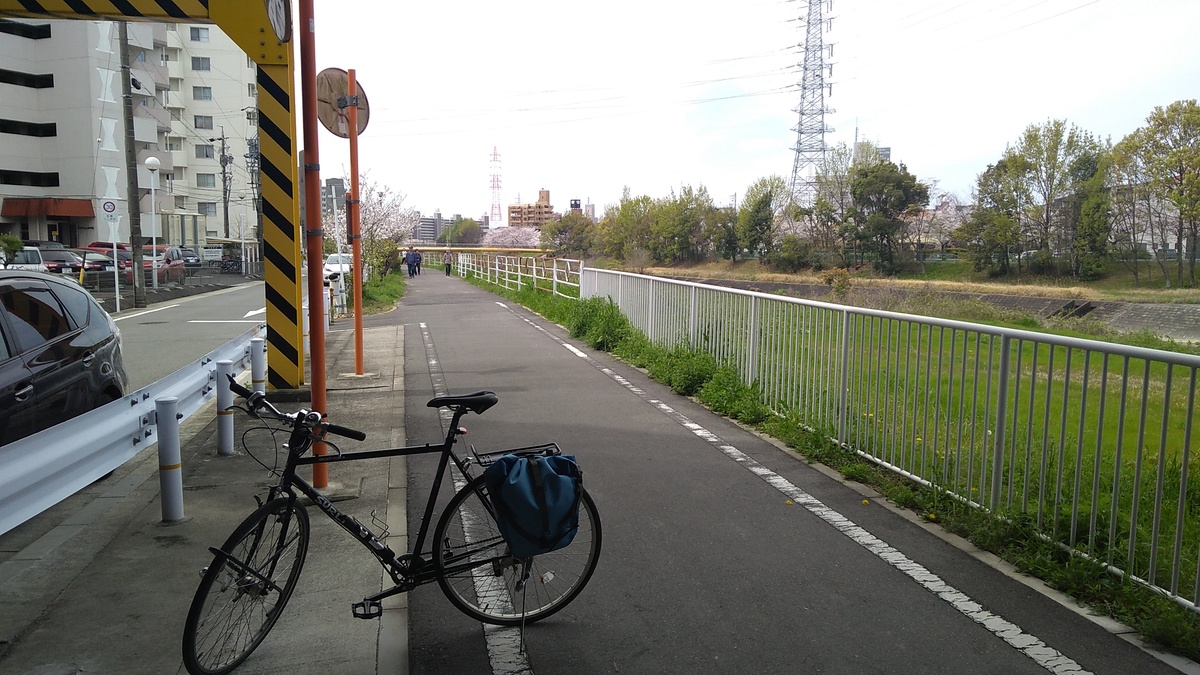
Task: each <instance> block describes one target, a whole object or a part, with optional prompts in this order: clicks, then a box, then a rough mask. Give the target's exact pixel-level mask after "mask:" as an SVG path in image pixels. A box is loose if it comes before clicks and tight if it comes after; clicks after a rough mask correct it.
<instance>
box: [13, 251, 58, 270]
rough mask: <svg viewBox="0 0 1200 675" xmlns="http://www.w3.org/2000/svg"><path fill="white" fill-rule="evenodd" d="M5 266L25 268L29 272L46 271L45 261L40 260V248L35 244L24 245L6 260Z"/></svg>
mask: <svg viewBox="0 0 1200 675" xmlns="http://www.w3.org/2000/svg"><path fill="white" fill-rule="evenodd" d="M6 267H7V268H8V269H10V270H26V271H29V272H46V271H48V270H47V268H46V263H44V262H42V250H41V249H39V248H37V247H36V246H25V247H23V248H22V249H21V250H20V251H17V254H16V255H14V256H13V259H12V260H10V261H8V264H7V265H6Z"/></svg>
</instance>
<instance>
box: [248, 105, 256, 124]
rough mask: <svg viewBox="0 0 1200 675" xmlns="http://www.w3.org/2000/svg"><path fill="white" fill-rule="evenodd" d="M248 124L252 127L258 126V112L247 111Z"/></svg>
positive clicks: (254, 110)
mask: <svg viewBox="0 0 1200 675" xmlns="http://www.w3.org/2000/svg"><path fill="white" fill-rule="evenodd" d="M246 124H249V125H250V126H252V127H256V126H258V110H256V109H254V108H251V109H249V110H247V111H246Z"/></svg>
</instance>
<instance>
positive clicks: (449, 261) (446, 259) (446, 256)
mask: <svg viewBox="0 0 1200 675" xmlns="http://www.w3.org/2000/svg"><path fill="white" fill-rule="evenodd" d="M442 264H443V265H445V266H446V276H450V266H451V265H453V264H454V256H452V255H450V249H446V252H445V253H443V254H442Z"/></svg>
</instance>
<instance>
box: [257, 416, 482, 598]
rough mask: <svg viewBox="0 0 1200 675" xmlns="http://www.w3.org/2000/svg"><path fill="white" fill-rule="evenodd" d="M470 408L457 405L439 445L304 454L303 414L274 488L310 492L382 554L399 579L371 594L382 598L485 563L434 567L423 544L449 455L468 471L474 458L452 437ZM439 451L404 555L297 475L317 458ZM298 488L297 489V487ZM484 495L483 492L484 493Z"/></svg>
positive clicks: (306, 447) (311, 440)
mask: <svg viewBox="0 0 1200 675" xmlns="http://www.w3.org/2000/svg"><path fill="white" fill-rule="evenodd" d="M466 413H467V410H465V409H458V410H455V411H454V416H453V418H451V421H450V426H449V429H448V430H447V432H446V439H445V441H443V442H442V443H441V444H440V445H432V444H429V443H425V444H423V445H410V446H404V447H399V448H389V449H387V450H363V451H358V452H341V451H339V452H337V453H334V454H329V455H309V456H307V457H305V456H303V455H304V454H305V453H306V452H308V450H309V449H310V448H311V447H312V446H313V445H314V443H315V442H316V441H315V439H314V438H312V437H311V436H309V435H308V434H307V433H306V428H305V427H304V425H303V423H302V419H298V420H297V422H296V424H295V426H294V427H293V430H292V437H291V439H290V441H289V443H288V460H287V464H286V465H285V467H284V470H283V474H282V475H281V476H280V480H279V485H277V486H275V487H273V488H272V492H273V493H276V494H277V493H279V492H282V493H286V494H287V495H288V496H289V497H290V498H291V499H293V500H294V499H296V498H297V495H296V490H299V492H300V493H301V494H303V495H304V496H305V497H308V498H309V499H310V500H311V501H312V503H313V504H315V505H316V506H317V508H319V509H320V510H321V511H322V512H323V513H324V514H325V515H327V516H329V517H330V518H331V519H333V521H334V522H336V523H337V524H338V525H341V527H342V529H344V530H346V532H348V533H349V534H350V536H352V537H354V539H355V540H357V541H358V543H360V544H362V545H363V546H364V547H365V548H366V549H367V550H369V551H370V552H371V554H372V555H374V556H375V558H376V559H378V560H379V563H380V564H381V565H383V567H384V569H386V570H387V572H388V575H389V576H391V577H392V580H393V581H394V582H395V583H396V587H395V588H392V589H390V590H388V591H384V592H383V593H380V594H378V595H376V596H372V598H371V599H381V598H384V597H387V596H389V595H394V594H396V593H403V592H406V591H409V590H411V589H413V588H415V587H416V586H420V585H421V584H426V583H429V582H431V581H435V580H436V579H437V578H438V576H439V575H440V574H444V573H447V572H449V573H456V572H461V571H465V570H468V569H471V568H472V567H478V566H479V565H481V564H482V563H479V562H475V563H472V564H466V565H462V566H461V567H453V568H448V569H445V570H443V569H436V568H433V567H431V566H430V565H429V562H430V560H428V559H427V558H426V557H424V556H423V554H422V551H423V549H424V547H425V539H426V537H427V536H428V533H429V528H430V525H431V523H432V520H433V512H434V509H435V507H436V504H437V498H438V493H439V492H440V490H441V486H442V482H443V480H444V479H445V477H446V470H447V467H448V465H449V463H450V460H453V461H454V465H455V466H456V467H457V468H458V470H459V471H461V472H462V474H463V475H464V476H466V477H468V478H469V477H470V474H469V472H468V467H469V465H470V458H467V459H460V458H459V457H458V455H456V454H455V453H454V443H455V442H456V440H457V437H458V436H460V435H462V434H463V433H465V430H461V429H460V428H459V426H458V422H459V420H460V419H461V418H462V417H463V416H464V415H466ZM434 452H440V453H441V458H440V460H439V461H438V468H437V473H436V474H435V476H434V481H433V487H432V488H431V490H430V493H429V498H428V500H427V501H426V503H425V511H424V513H423V514H422V516H421V526H420V528H419V529H418V531H417V539H416V542H415V545H414V546H412V547H411V553H405V554H404V555H402V556H397V555H396V552H395V551H393V550H392V549H391V548H390V547H388V546H387V545H386V544H385V543H383V541H382V540H381V539H380V538H379V537H378V535H376V534H375V532H373V531H372V530H371V529H370V528H368V527H366V526H365V525H363V524H362V523H360V522H359V521H358V520H357V519H355V518H354V517H353V516H350V515H347V514H345V513H342V511H341V510H339V509H338V508H337V507H336V506H334V505H333V503H332V502H330V501H329V499H328V498H326V497H325V496H324V495H323V494H321V493H320V492H319V491H318V490H317V489H316V488H314V487H313V486H312V485H311V484H309V483H308V482H307V481H305V480H304V479H303V478H301V477H300V476H298V475H296V467H299V466H308V465H315V464H330V463H334V462H354V461H361V460H367V459H380V458H384V457H403V456H408V455H422V454H431V453H434ZM293 488H294V489H293ZM480 497H481V498H483V495H480ZM483 501H484V504H485V505H486V506H487V508H488V509H490V508H491V505H490V504H489V503H488V502H487V500H486V499H483Z"/></svg>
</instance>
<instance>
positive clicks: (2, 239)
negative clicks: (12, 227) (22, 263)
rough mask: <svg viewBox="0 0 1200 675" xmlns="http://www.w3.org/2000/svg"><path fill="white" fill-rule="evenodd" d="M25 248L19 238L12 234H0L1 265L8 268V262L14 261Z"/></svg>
mask: <svg viewBox="0 0 1200 675" xmlns="http://www.w3.org/2000/svg"><path fill="white" fill-rule="evenodd" d="M23 246H24V244H23V243H22V242H21V240H20V239H18V238H17V237H14V236H13V235H11V234H0V265H2V266H3V267H8V261H9V260H12V259H13V258H14V257H15V256H16V255H17V251H20V250H21V248H22V247H23Z"/></svg>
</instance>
